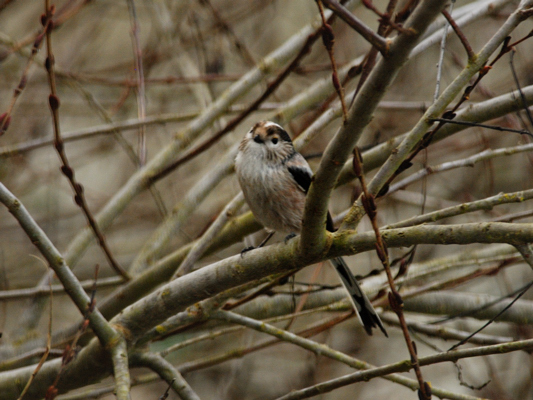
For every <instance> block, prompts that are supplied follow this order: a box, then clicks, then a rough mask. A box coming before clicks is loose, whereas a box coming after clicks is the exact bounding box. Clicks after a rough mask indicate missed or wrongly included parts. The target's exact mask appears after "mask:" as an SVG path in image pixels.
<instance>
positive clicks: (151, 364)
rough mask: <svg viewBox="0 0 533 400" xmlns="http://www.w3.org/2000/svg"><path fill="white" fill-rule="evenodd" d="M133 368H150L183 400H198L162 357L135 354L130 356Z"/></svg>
mask: <svg viewBox="0 0 533 400" xmlns="http://www.w3.org/2000/svg"><path fill="white" fill-rule="evenodd" d="M131 362H132V365H133V366H139V367H146V368H150V369H151V370H152V371H154V372H155V373H157V374H158V375H159V376H160V377H161V379H164V380H165V382H167V383H168V384H169V385H171V387H172V389H174V391H175V392H176V393H177V394H178V396H180V398H181V399H183V400H200V397H198V395H197V394H196V393H195V392H194V390H193V389H192V388H191V386H190V385H189V383H188V382H187V381H186V380H185V379H184V378H183V376H182V375H181V373H180V372H179V371H178V370H177V369H176V368H174V366H173V365H172V364H171V363H169V362H168V361H167V360H165V359H164V358H163V357H161V356H159V355H156V354H153V353H150V352H142V353H141V352H135V353H133V354H132V356H131Z"/></svg>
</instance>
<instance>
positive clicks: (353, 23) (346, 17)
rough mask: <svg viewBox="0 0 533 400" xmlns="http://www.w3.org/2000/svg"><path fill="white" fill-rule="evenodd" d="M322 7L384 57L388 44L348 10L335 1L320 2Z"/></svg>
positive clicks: (324, 0) (325, 0)
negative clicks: (327, 9) (322, 4)
mask: <svg viewBox="0 0 533 400" xmlns="http://www.w3.org/2000/svg"><path fill="white" fill-rule="evenodd" d="M321 1H322V3H324V5H325V6H326V7H327V8H329V9H330V10H331V11H333V12H334V13H335V14H336V15H337V16H338V17H339V18H340V19H342V20H343V21H344V22H346V23H347V24H348V25H349V26H350V27H352V28H353V29H354V30H355V31H356V32H357V33H359V34H360V35H361V36H362V37H363V38H364V39H365V40H366V41H367V42H368V43H370V44H371V45H372V46H374V47H375V48H376V49H378V50H379V52H380V53H381V54H382V55H383V56H384V57H386V56H387V54H388V50H389V42H388V41H387V39H384V38H382V37H381V36H379V35H378V34H376V33H375V32H374V31H373V30H372V29H370V28H369V27H368V26H366V25H365V23H364V22H363V21H361V20H360V19H359V18H357V17H356V16H355V15H353V14H352V13H351V12H350V10H348V9H347V8H346V7H344V6H343V5H342V4H340V3H339V2H338V1H335V0H321Z"/></svg>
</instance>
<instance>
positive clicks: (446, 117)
mask: <svg viewBox="0 0 533 400" xmlns="http://www.w3.org/2000/svg"><path fill="white" fill-rule="evenodd" d="M530 37H533V31H531V32H529V34H527V35H526V36H524V37H523V38H521V39H519V40H517V41H516V42H514V43H511V44H509V42H510V41H511V37H510V36H508V37H507V38H506V39H505V40H504V42H503V44H502V48H501V50H500V52H499V53H498V55H497V56H496V57H495V58H494V60H492V62H491V63H490V64H489V65H485V66H483V67H481V69H480V70H479V72H478V76H477V78H476V80H475V81H474V82H473V83H472V84H471V85H469V86H467V87H466V88H465V90H464V92H463V95H462V96H461V98H460V99H459V100H458V101H457V103H456V104H455V106H454V107H453V108H452V109H451V110H450V111H446V112H445V113H444V114H443V115H442V117H441V118H438V119H435V120H437V121H439V123H438V125H437V126H436V127H435V128H433V129H432V130H431V131H429V132H427V133H426V134H425V135H424V137H423V138H422V140H420V142H419V143H418V146H417V147H416V148H415V149H414V150H413V151H412V152H411V154H410V155H409V156H408V157H407V158H406V159H405V160H404V161H403V162H402V164H401V165H400V167H399V168H398V169H397V170H396V172H395V173H394V174H392V176H391V177H390V178H389V179H388V180H387V182H386V183H385V184H384V185H383V188H382V189H381V191H380V192H379V193H378V197H379V196H382V195H384V194H385V193H387V190H388V187H389V185H390V183H391V182H392V181H393V180H394V179H395V178H396V177H397V176H398V175H399V174H401V173H402V172H403V171H405V170H406V169H408V168H409V167H410V166H411V165H413V164H412V161H413V159H414V158H415V156H416V155H417V154H418V153H419V152H420V151H421V150H423V149H425V148H427V147H428V146H429V144H430V143H431V141H432V140H433V137H434V136H435V134H436V133H437V132H438V131H439V130H440V129H441V128H442V127H443V126H444V125H445V124H447V123H451V122H452V120H453V119H454V118H455V111H457V109H458V108H459V107H460V106H461V105H462V104H463V103H464V102H465V101H467V100H469V99H470V94H471V93H472V91H473V90H474V89H475V88H476V87H477V86H478V84H479V82H480V81H481V80H482V79H483V78H484V77H485V76H486V75H487V74H488V73H489V71H490V70H491V69H492V67H493V66H494V64H496V63H497V62H498V61H499V60H500V59H501V58H502V57H503V56H504V55H505V54H507V53H509V52H510V51H512V50H513V49H514V48H515V46H516V45H517V44H520V43H522V42H523V41H525V40H526V39H528V38H530ZM459 123H460V124H462V122H459ZM518 133H525V132H522V131H520V132H518ZM528 134H529V132H528Z"/></svg>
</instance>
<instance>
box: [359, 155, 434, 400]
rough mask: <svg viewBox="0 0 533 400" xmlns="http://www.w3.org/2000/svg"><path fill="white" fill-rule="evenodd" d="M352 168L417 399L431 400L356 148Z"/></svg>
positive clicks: (360, 158) (373, 201)
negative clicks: (416, 391) (381, 267)
mask: <svg viewBox="0 0 533 400" xmlns="http://www.w3.org/2000/svg"><path fill="white" fill-rule="evenodd" d="M353 167H354V171H355V175H356V176H357V178H358V179H359V182H360V183H361V189H362V191H363V193H362V195H361V196H362V198H361V201H362V204H363V207H364V209H365V212H366V214H367V215H368V218H369V219H370V222H371V224H372V229H373V231H374V234H375V235H376V252H377V255H378V257H379V259H380V261H381V263H382V265H383V268H384V269H385V273H386V275H387V281H388V283H389V287H390V290H391V291H390V292H389V304H390V306H391V308H392V310H393V311H394V313H395V314H396V315H397V317H398V320H399V321H400V326H401V328H402V333H403V336H404V339H405V343H406V344H407V349H408V351H409V355H410V356H411V363H412V365H413V369H414V371H415V375H416V378H417V381H418V384H419V389H418V397H419V399H420V400H429V399H431V387H430V386H429V384H428V383H427V382H426V381H424V378H423V376H422V371H421V369H420V365H419V363H418V355H417V352H416V345H415V342H414V341H412V340H411V336H410V334H409V328H408V326H407V322H406V321H405V316H404V314H403V300H402V297H401V295H400V293H399V292H398V291H397V290H396V285H395V283H394V278H393V276H392V272H391V268H390V264H389V254H388V250H387V248H386V246H385V243H384V241H383V237H382V236H381V233H380V230H379V227H378V222H377V207H376V203H375V200H374V196H373V195H372V194H371V193H370V192H369V190H368V187H367V184H366V179H365V176H364V174H363V160H362V157H361V153H360V152H359V149H358V148H357V147H355V149H354V157H353Z"/></svg>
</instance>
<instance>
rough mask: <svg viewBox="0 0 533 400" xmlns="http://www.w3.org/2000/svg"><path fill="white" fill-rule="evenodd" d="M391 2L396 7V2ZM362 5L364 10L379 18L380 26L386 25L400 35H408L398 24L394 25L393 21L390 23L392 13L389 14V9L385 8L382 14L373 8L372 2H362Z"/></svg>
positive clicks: (366, 0) (368, 0)
mask: <svg viewBox="0 0 533 400" xmlns="http://www.w3.org/2000/svg"><path fill="white" fill-rule="evenodd" d="M392 2H393V3H394V5H396V0H393V1H392ZM362 3H363V5H364V6H365V7H366V8H368V9H369V10H370V11H372V12H374V14H376V15H377V16H378V17H379V22H380V24H385V25H388V26H390V27H391V28H392V29H394V30H397V31H398V32H400V33H409V31H408V30H406V29H404V28H403V27H402V26H401V25H400V24H398V23H396V22H395V21H392V19H391V17H392V13H391V12H390V9H389V7H387V11H385V12H384V13H382V12H381V11H379V10H378V9H377V8H376V7H375V6H374V4H372V0H362ZM389 4H390V3H389Z"/></svg>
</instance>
